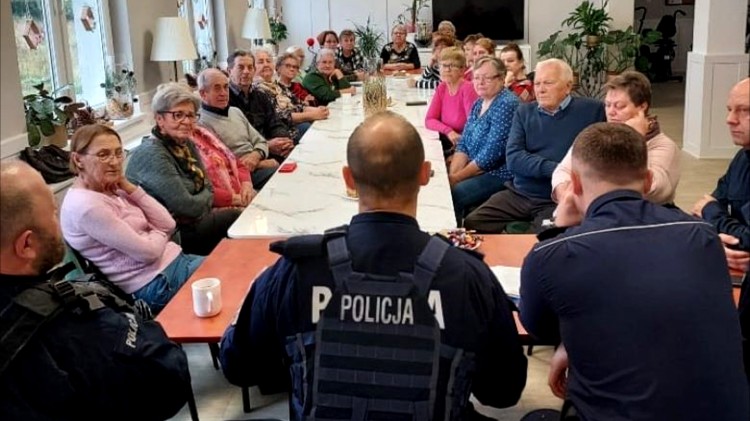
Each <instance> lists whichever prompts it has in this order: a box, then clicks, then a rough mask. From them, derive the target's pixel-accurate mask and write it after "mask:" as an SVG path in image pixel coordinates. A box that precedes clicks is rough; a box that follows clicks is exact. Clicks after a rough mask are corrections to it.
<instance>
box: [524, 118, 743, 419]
mask: <svg viewBox="0 0 750 421" xmlns="http://www.w3.org/2000/svg"><path fill="white" fill-rule="evenodd" d="M572 157H573V159H572V173H571V187H572V188H571V189H569V190H568V192H567V193H566V194H565V195H564V196H563V197H562V198H561V199H560V207H559V208H558V211H557V215H556V218H555V223H556V224H557V225H560V226H563V227H570V228H569V229H568V230H567V231H565V233H564V234H562V235H560V236H557V237H554V238H552V239H548V240H545V241H542V242H540V243H538V244H536V245H535V246H534V248H533V249H532V251H531V252H530V253H529V254H528V256H526V259H525V260H524V264H523V268H522V270H521V303H520V309H521V320H522V321H523V325H524V327H526V329H527V330H528V331H529V333H531V334H532V335H534V336H536V337H538V338H540V339H546V340H560V339H562V343H563V346H560V347H559V348H558V349H557V351H556V352H555V355H554V356H553V357H552V362H551V368H550V376H549V379H550V380H549V383H550V387H551V388H552V391H553V393H555V395H556V396H558V397H560V398H566V399H568V400H569V402H572V404H573V406H574V407H575V409H576V411H577V413H578V416H579V418H580V419H581V420H607V421H624V420H682V421H686V420H696V421H697V420H708V419H717V420H718V419H721V420H723V421H729V420H734V421H746V420H748V419H750V410H749V408H748V389H747V383H746V381H745V378H744V375H743V373H742V352H741V337H740V327H739V323H738V318H737V314H736V313H735V308H734V305H733V303H732V292H731V291H732V286H731V282H730V279H729V273H728V271H727V265H726V261H725V255H724V251H723V250H722V247H721V242H720V241H719V238H718V236H717V235H716V231H715V230H714V228H713V227H712V226H711V225H710V224H708V223H706V222H704V221H701V220H698V219H696V218H693V217H691V216H689V215H687V214H685V213H684V212H682V211H680V210H679V209H672V208H668V207H665V206H660V205H656V204H653V203H650V202H649V201H647V200H645V199H644V198H643V194H644V193H645V192H648V191H650V187H651V180H652V175H651V173H650V172H649V170H648V165H647V160H648V158H647V146H646V141H645V140H644V138H643V136H641V135H640V134H638V133H637V132H636V131H635V130H633V129H632V128H630V127H628V126H627V125H625V124H619V123H596V124H592V125H591V126H589V127H587V128H586V129H584V130H583V131H582V132H581V133H580V134H579V135H578V137H577V138H576V140H575V143H574V144H573V150H572ZM568 355H569V356H570V358H569V359H568Z"/></svg>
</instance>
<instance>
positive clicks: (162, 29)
mask: <svg viewBox="0 0 750 421" xmlns="http://www.w3.org/2000/svg"><path fill="white" fill-rule="evenodd" d="M197 58H198V53H197V52H196V51H195V44H194V43H193V37H192V36H191V35H190V29H189V28H188V23H187V21H186V20H185V19H183V18H180V17H166V18H159V19H158V20H157V21H156V31H154V43H153V44H152V45H151V61H179V60H195V59H197Z"/></svg>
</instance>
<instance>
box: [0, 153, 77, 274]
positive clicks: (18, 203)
mask: <svg viewBox="0 0 750 421" xmlns="http://www.w3.org/2000/svg"><path fill="white" fill-rule="evenodd" d="M0 227H1V228H0V252H1V253H2V259H0V272H2V273H5V274H33V275H36V274H40V273H44V272H46V271H47V270H49V269H51V268H52V267H53V266H54V265H55V264H57V263H58V262H59V261H60V260H61V259H62V257H63V254H64V245H63V242H62V236H61V234H60V228H59V223H58V219H57V205H56V204H55V199H54V197H53V195H52V192H51V191H50V189H49V187H48V186H47V184H45V182H44V179H42V176H41V175H40V174H39V173H38V172H37V171H36V170H34V169H33V168H31V167H30V166H29V165H28V164H26V163H24V162H22V161H12V162H7V163H2V164H0Z"/></svg>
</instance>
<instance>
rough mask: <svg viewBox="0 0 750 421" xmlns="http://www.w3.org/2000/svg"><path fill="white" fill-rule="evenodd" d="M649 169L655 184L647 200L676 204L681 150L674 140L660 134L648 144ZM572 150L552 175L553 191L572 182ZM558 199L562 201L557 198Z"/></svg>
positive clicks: (569, 150)
mask: <svg viewBox="0 0 750 421" xmlns="http://www.w3.org/2000/svg"><path fill="white" fill-rule="evenodd" d="M646 147H647V150H648V169H649V170H651V172H652V173H653V174H654V182H653V184H652V185H651V190H650V191H649V192H648V194H647V195H646V199H648V200H650V201H652V202H654V203H658V204H660V205H663V204H666V203H672V202H674V196H675V192H676V191H677V184H678V183H679V182H680V149H679V148H678V147H677V144H675V143H674V141H673V140H672V139H670V138H669V137H667V135H665V134H664V133H659V134H657V135H656V136H654V137H653V138H651V139H650V140H649V141H648V142H647V143H646ZM571 150H572V148H571V149H568V153H567V154H565V157H564V158H563V160H562V161H560V164H558V165H557V168H555V172H553V173H552V190H553V191H554V190H555V187H557V186H558V185H559V184H561V183H563V182H565V181H569V180H570V167H571V160H572V158H571V154H570V152H571ZM556 199H558V200H559V199H560V198H559V197H557V198H556Z"/></svg>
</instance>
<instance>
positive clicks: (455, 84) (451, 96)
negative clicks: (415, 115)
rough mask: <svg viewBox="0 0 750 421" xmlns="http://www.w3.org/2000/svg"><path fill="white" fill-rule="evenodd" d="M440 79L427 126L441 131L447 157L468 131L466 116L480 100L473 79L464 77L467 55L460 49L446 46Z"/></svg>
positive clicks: (429, 110) (431, 104) (442, 58)
mask: <svg viewBox="0 0 750 421" xmlns="http://www.w3.org/2000/svg"><path fill="white" fill-rule="evenodd" d="M439 65H440V69H441V70H440V79H442V83H441V84H439V85H438V87H437V89H435V95H434V96H433V97H432V101H431V102H430V108H428V109H427V115H426V116H425V127H427V128H428V129H430V130H435V131H437V132H439V133H440V141H441V142H442V144H443V152H444V153H445V155H446V156H450V155H451V154H453V150H454V148H455V147H456V144H457V143H458V140H459V139H460V138H461V133H462V132H463V131H464V126H465V125H466V119H467V118H468V116H469V113H471V108H472V107H473V106H474V102H475V101H476V100H477V93H476V91H474V86H473V85H472V84H471V82H467V81H466V80H464V78H463V75H464V71H465V69H466V57H465V56H464V54H463V53H462V52H461V50H460V49H459V48H456V47H450V48H446V49H444V50H443V51H442V53H441V54H440V61H439Z"/></svg>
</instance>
